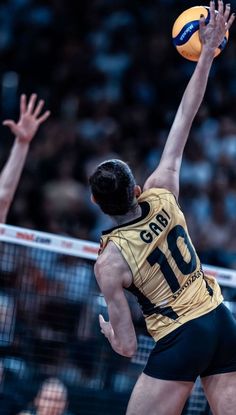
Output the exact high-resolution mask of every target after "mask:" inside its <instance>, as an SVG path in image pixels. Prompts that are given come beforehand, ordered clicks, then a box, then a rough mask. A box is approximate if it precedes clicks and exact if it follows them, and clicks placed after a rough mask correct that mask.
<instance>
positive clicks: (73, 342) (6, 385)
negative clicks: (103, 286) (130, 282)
mask: <svg viewBox="0 0 236 415" xmlns="http://www.w3.org/2000/svg"><path fill="white" fill-rule="evenodd" d="M97 251H98V245H97V244H96V243H93V242H89V241H82V240H77V239H74V238H68V237H64V236H58V235H53V234H49V233H44V232H38V231H34V230H29V229H22V228H17V227H13V226H8V225H0V353H1V356H0V384H1V391H2V393H3V396H6V399H5V401H4V400H2V401H1V402H3V404H2V403H1V409H0V414H5V413H8V412H7V410H8V409H9V408H8V406H9V405H15V406H14V408H15V413H16V414H17V413H19V412H20V410H27V409H30V410H31V409H35V408H34V407H35V405H36V402H38V401H39V400H35V397H36V396H37V397H39V395H40V397H41V402H43V393H45V394H47V393H48V394H49V395H47V399H45V402H46V403H45V405H48V406H50V405H55V399H56V398H55V393H54V392H55V390H56V388H58V390H59V391H60V393H61V395H60V394H58V393H57V397H58V396H59V395H60V399H61V401H62V404H63V400H64V404H67V405H68V410H69V413H70V414H74V415H75V414H80V415H95V414H96V415H100V414H102V415H110V414H111V413H112V414H113V415H123V414H124V413H125V408H126V406H127V402H128V399H129V396H130V393H131V390H132V388H133V386H134V384H135V382H136V380H137V377H138V375H139V374H140V373H141V371H142V369H143V367H144V365H145V363H146V360H147V358H148V355H149V353H150V351H151V349H152V347H153V341H152V340H151V338H150V337H149V336H148V335H147V333H146V331H145V324H144V320H143V317H142V315H141V312H140V309H139V306H138V305H137V302H136V300H135V298H134V297H133V296H132V295H130V294H127V298H128V301H129V304H130V308H131V312H132V317H133V320H134V324H135V327H136V332H137V337H138V344H139V346H138V350H137V353H136V355H135V356H134V357H133V358H132V359H127V358H123V357H121V356H119V355H117V354H116V353H114V352H113V351H112V350H111V347H110V345H109V343H108V342H107V340H106V339H105V338H104V336H103V335H101V333H100V328H99V324H98V314H100V313H101V314H103V315H104V316H105V318H107V317H108V316H107V310H106V304H105V301H104V299H103V297H102V295H101V294H100V292H99V289H98V286H97V284H96V281H95V278H94V274H93V265H94V261H95V260H96V257H97ZM204 269H205V271H206V272H207V273H208V274H211V275H213V276H214V277H216V278H217V280H218V281H219V283H220V285H221V286H222V290H223V294H224V297H225V299H226V305H227V306H228V307H230V308H231V310H232V311H233V312H234V313H235V312H236V306H235V302H234V300H235V299H236V271H233V270H228V269H223V268H216V267H213V266H204ZM50 388H51V389H50ZM50 390H51V395H50ZM58 390H57V391H58ZM45 391H46V392H45ZM4 394H5V395H4ZM53 394H54V395H53ZM50 396H51V397H52V399H51V400H50ZM4 405H5V406H4ZM49 409H50V408H49ZM1 411H2V412H1ZM12 413H14V412H12ZM183 414H184V415H200V414H202V415H203V414H205V415H207V414H210V411H209V407H208V404H207V402H206V400H205V398H204V394H203V391H202V388H201V385H200V382H199V381H197V382H196V384H195V388H194V390H193V392H192V395H191V397H190V399H189V401H188V402H187V404H186V407H185V409H184V412H183Z"/></svg>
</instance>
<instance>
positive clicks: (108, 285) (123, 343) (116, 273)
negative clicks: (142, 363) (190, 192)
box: [95, 247, 137, 357]
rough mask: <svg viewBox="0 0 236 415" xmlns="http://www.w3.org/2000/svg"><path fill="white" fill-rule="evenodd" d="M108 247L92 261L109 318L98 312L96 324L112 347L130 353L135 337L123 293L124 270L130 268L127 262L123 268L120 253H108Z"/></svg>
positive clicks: (128, 354)
mask: <svg viewBox="0 0 236 415" xmlns="http://www.w3.org/2000/svg"><path fill="white" fill-rule="evenodd" d="M112 249H113V247H112ZM106 250H107V248H106ZM108 250H109V248H108ZM108 250H107V252H106V253H103V254H102V255H101V257H99V258H98V260H97V263H96V265H95V276H96V279H97V282H98V285H99V287H100V289H101V292H102V293H103V295H104V298H105V301H106V304H107V308H108V315H109V321H105V320H104V318H103V316H102V315H99V324H100V327H101V332H102V333H103V334H104V336H105V337H106V338H107V339H108V341H109V342H110V344H111V347H112V348H113V350H114V351H115V352H116V353H118V354H120V355H122V356H126V357H131V356H133V355H134V353H135V351H136V349H137V339H136V334H135V329H134V325H133V322H132V317H131V312H130V308H129V304H128V302H127V299H126V297H125V294H124V284H125V282H124V278H126V277H125V274H126V273H127V272H130V271H129V270H128V267H127V265H126V267H127V269H124V264H123V263H122V261H123V259H122V258H119V255H120V254H119V253H117V255H116V254H114V252H113V254H112V255H109V253H108Z"/></svg>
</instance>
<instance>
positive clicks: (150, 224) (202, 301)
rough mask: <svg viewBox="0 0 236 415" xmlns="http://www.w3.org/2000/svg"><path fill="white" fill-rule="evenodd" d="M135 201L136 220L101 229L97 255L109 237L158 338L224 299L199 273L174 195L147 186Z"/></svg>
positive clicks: (202, 274)
mask: <svg viewBox="0 0 236 415" xmlns="http://www.w3.org/2000/svg"><path fill="white" fill-rule="evenodd" d="M139 204H140V207H141V209H142V214H141V216H140V217H139V218H137V219H135V220H133V221H131V222H128V223H125V224H123V225H120V226H118V227H115V228H113V229H110V230H109V231H107V232H103V234H102V238H101V250H100V253H102V252H103V250H104V249H105V248H106V245H107V244H108V242H109V241H112V242H113V243H114V244H115V245H116V246H117V247H118V249H119V250H120V252H121V254H122V255H123V257H124V259H125V260H126V262H127V264H128V266H129V268H130V270H131V272H132V275H133V283H132V285H131V286H130V287H129V290H130V291H131V292H133V293H134V294H135V295H136V297H137V298H138V301H139V303H140V305H141V308H142V311H143V314H144V317H145V320H146V325H147V329H148V331H149V333H150V334H151V336H152V337H153V338H154V339H155V340H156V341H157V340H159V339H161V338H162V337H164V336H166V335H167V334H168V333H170V332H172V331H173V330H175V329H176V328H177V327H179V326H180V325H181V324H183V323H185V322H187V321H189V320H192V319H194V318H197V317H199V316H202V315H203V314H206V313H208V312H210V311H211V310H213V309H214V308H216V307H217V306H218V305H219V304H220V303H221V302H222V300H223V298H222V295H221V291H220V287H219V285H218V283H217V281H216V279H215V278H213V277H211V276H208V275H204V273H203V270H202V267H201V263H200V260H199V258H198V256H197V254H196V251H195V249H194V247H193V245H192V242H191V239H190V236H189V234H188V230H187V225H186V222H185V218H184V215H183V213H182V211H181V209H180V207H179V205H178V203H177V202H176V199H175V197H174V195H173V194H172V193H171V192H169V191H168V190H166V189H156V188H155V189H148V190H147V191H145V192H143V193H142V194H141V196H140V197H139ZM111 267H112V264H111Z"/></svg>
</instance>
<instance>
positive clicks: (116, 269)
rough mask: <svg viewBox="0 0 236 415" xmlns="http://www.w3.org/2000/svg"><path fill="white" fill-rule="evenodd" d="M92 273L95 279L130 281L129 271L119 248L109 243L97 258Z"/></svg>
mask: <svg viewBox="0 0 236 415" xmlns="http://www.w3.org/2000/svg"><path fill="white" fill-rule="evenodd" d="M94 272H95V276H96V278H97V279H101V278H102V279H103V278H106V276H107V275H108V276H109V278H111V276H113V277H114V278H115V279H116V280H117V279H118V278H119V280H121V281H123V282H124V283H125V281H127V280H130V269H129V267H128V265H127V262H126V261H125V259H124V257H123V255H122V254H121V252H120V250H119V248H118V247H117V246H116V245H115V244H114V243H113V242H112V241H109V242H108V244H107V245H106V247H105V249H104V250H103V252H102V253H101V255H99V256H98V258H97V261H96V263H95V265H94Z"/></svg>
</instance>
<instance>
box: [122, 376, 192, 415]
mask: <svg viewBox="0 0 236 415" xmlns="http://www.w3.org/2000/svg"><path fill="white" fill-rule="evenodd" d="M193 385H194V383H193V382H182V381H172V380H161V379H156V378H153V377H150V376H147V375H145V374H144V373H142V375H141V376H140V377H139V379H138V381H137V383H136V385H135V387H134V390H133V392H132V395H131V398H130V401H129V404H128V408H127V412H126V415H147V414H148V415H179V414H181V412H182V409H183V407H184V404H185V402H186V400H187V398H188V396H189V394H190V392H191V390H192V388H193Z"/></svg>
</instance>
